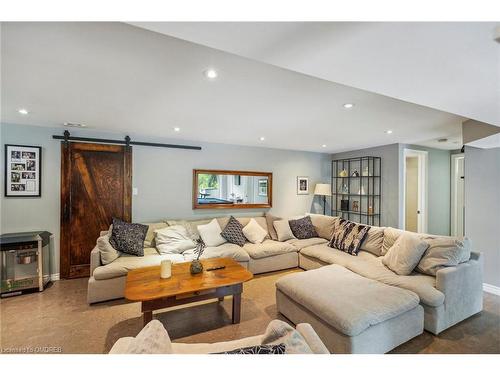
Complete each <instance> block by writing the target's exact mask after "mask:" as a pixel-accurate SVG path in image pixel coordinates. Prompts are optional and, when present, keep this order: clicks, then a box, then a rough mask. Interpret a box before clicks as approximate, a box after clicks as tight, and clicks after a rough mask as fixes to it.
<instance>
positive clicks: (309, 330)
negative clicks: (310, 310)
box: [295, 323, 330, 354]
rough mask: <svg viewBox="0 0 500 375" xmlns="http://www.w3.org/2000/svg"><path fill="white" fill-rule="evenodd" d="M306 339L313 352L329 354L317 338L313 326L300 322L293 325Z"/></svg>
mask: <svg viewBox="0 0 500 375" xmlns="http://www.w3.org/2000/svg"><path fill="white" fill-rule="evenodd" d="M295 328H296V329H297V331H298V332H299V333H300V334H301V335H302V337H304V339H305V340H306V341H307V345H309V347H310V348H311V350H312V352H313V353H314V354H330V352H329V351H328V349H327V348H326V346H325V344H323V341H321V339H320V338H319V336H318V334H317V333H316V331H315V330H314V328H313V327H312V326H311V325H310V324H309V323H300V324H297V327H295Z"/></svg>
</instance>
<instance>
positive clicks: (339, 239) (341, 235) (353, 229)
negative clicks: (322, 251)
mask: <svg viewBox="0 0 500 375" xmlns="http://www.w3.org/2000/svg"><path fill="white" fill-rule="evenodd" d="M368 229H369V227H368V226H367V225H364V224H358V223H355V222H353V221H349V220H345V219H339V220H338V222H337V223H336V224H335V227H334V230H333V236H332V239H331V240H330V243H329V246H330V247H333V248H335V249H338V250H342V251H345V252H347V253H349V254H351V255H357V254H358V251H359V247H360V246H361V244H362V243H363V241H364V240H365V237H366V235H367V233H368Z"/></svg>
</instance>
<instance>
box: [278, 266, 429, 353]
mask: <svg viewBox="0 0 500 375" xmlns="http://www.w3.org/2000/svg"><path fill="white" fill-rule="evenodd" d="M276 303H277V306H278V311H279V312H280V313H281V314H283V315H284V316H286V317H287V318H288V319H290V320H291V321H292V322H293V323H295V324H298V323H309V324H311V326H312V327H313V328H314V329H315V331H316V332H317V334H318V335H319V337H321V339H322V340H323V342H324V343H325V345H326V347H327V348H328V349H329V350H330V351H331V352H332V353H386V352H388V351H390V350H391V349H393V348H395V347H396V346H398V345H401V344H402V343H404V342H406V341H408V340H410V339H411V338H413V337H415V336H418V335H420V334H421V333H422V332H423V329H424V310H423V308H422V306H420V305H419V298H418V296H417V295H416V294H415V293H413V292H411V291H409V290H406V289H401V288H397V287H393V286H389V285H386V284H383V283H380V282H378V281H374V280H370V279H367V278H364V277H362V276H359V275H357V274H355V273H353V272H351V271H349V270H347V269H346V268H344V267H342V266H339V265H330V266H325V267H321V268H318V269H315V270H311V271H306V272H301V273H293V274H290V275H287V276H284V277H282V278H281V279H279V280H278V281H277V282H276Z"/></svg>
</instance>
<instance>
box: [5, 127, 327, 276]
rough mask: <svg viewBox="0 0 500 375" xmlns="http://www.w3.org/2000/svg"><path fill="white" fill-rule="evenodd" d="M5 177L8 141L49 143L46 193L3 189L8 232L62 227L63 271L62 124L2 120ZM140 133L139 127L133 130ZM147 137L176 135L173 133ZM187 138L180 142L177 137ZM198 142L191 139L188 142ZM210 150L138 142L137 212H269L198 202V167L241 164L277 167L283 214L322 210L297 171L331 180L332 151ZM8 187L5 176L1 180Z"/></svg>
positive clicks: (276, 200) (151, 215) (157, 215)
mask: <svg viewBox="0 0 500 375" xmlns="http://www.w3.org/2000/svg"><path fill="white" fill-rule="evenodd" d="M0 126H1V129H0V136H1V144H2V152H0V155H1V159H0V166H1V167H0V168H2V171H0V175H1V178H2V179H3V178H4V172H3V168H4V162H3V158H4V153H3V148H4V145H5V144H6V143H7V144H8V143H14V144H26V145H37V146H42V197H41V198H12V197H10V198H6V197H4V193H3V191H2V195H1V199H0V207H1V223H0V231H1V233H7V232H16V231H30V230H48V231H50V232H52V233H54V234H55V248H54V254H53V257H52V273H58V272H59V210H60V208H59V207H60V202H59V194H60V162H61V161H60V157H61V156H60V141H56V140H53V139H52V135H53V134H62V131H63V130H64V129H62V128H47V127H38V126H20V125H11V124H1V125H0ZM71 133H72V134H73V135H75V136H87V137H106V138H114V139H123V136H124V134H109V133H101V132H97V131H92V130H73V131H71ZM131 136H132V138H134V137H133V135H131ZM137 139H138V140H139V139H140V140H144V141H152V142H170V141H169V140H168V139H160V138H155V139H151V138H149V139H145V138H139V137H137ZM177 143H179V142H177ZM184 143H187V144H192V143H190V142H184ZM201 146H202V148H203V150H202V151H193V150H177V149H166V148H155V147H140V146H134V148H133V186H134V187H137V188H138V191H139V194H138V195H137V196H133V197H132V218H133V220H134V221H137V222H148V221H157V220H161V219H164V218H193V217H206V216H223V215H229V214H233V215H251V214H262V212H263V211H264V210H262V209H259V210H224V211H221V210H193V209H192V170H193V169H194V168H206V169H234V170H250V171H265V172H273V208H272V209H271V211H272V212H273V213H275V214H276V215H283V216H289V215H290V216H292V215H298V214H301V213H304V212H306V211H311V210H313V211H317V212H320V211H321V210H322V208H321V207H320V205H319V200H318V199H317V198H316V199H314V200H313V195H312V193H311V194H310V195H297V194H296V178H297V176H309V177H310V183H311V188H310V191H311V192H312V191H313V190H314V184H315V183H316V182H326V181H328V179H329V175H330V156H329V155H327V154H320V153H311V152H294V151H285V150H276V149H266V148H257V147H241V146H231V145H222V144H201ZM1 186H2V190H3V188H4V182H3V181H2V182H1Z"/></svg>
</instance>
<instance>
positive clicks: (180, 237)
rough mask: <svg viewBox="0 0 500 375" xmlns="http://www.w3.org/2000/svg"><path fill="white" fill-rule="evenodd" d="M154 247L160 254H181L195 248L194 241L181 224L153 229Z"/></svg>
mask: <svg viewBox="0 0 500 375" xmlns="http://www.w3.org/2000/svg"><path fill="white" fill-rule="evenodd" d="M155 235H156V239H155V242H156V248H157V249H158V252H159V253H160V254H182V253H183V252H184V251H186V250H189V249H194V248H196V243H195V242H194V241H193V240H192V239H191V238H190V237H189V235H188V233H187V229H186V227H185V226H182V225H171V226H167V227H165V228H162V229H157V230H156V231H155Z"/></svg>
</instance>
